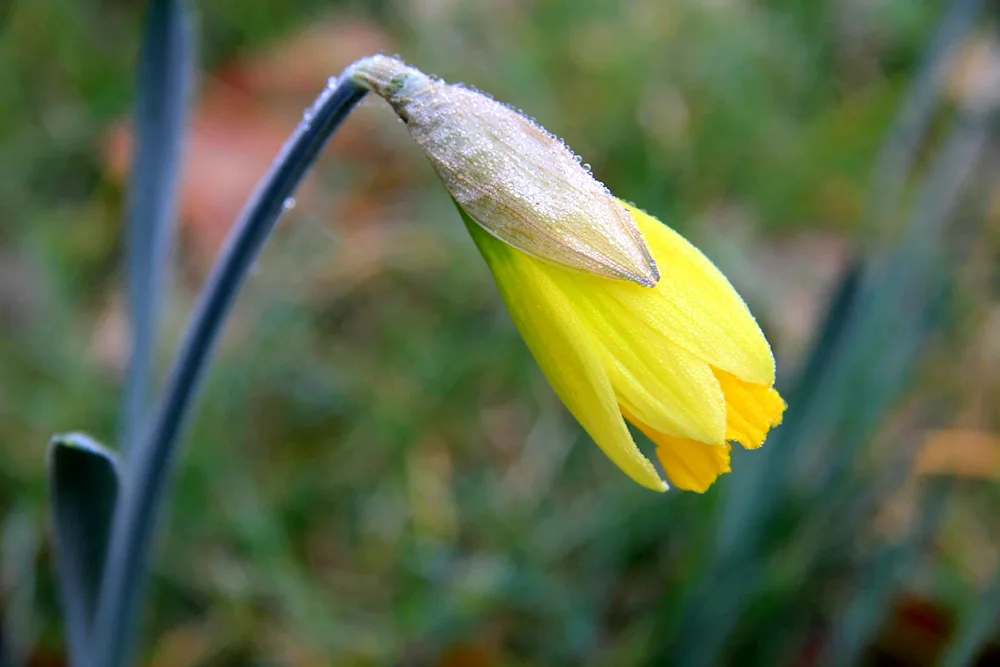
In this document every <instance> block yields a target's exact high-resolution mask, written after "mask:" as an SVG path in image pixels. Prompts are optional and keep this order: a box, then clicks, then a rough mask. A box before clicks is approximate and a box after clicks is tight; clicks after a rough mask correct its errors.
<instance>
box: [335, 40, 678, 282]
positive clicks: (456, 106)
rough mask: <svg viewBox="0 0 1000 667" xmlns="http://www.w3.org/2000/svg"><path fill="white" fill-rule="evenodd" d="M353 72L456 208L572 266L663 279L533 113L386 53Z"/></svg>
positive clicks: (526, 248)
mask: <svg viewBox="0 0 1000 667" xmlns="http://www.w3.org/2000/svg"><path fill="white" fill-rule="evenodd" d="M346 76H349V77H351V78H352V79H353V80H354V81H356V82H358V83H360V84H361V85H364V86H365V87H367V88H369V89H370V90H372V91H373V92H374V93H376V94H377V95H379V96H380V97H382V98H384V99H385V100H386V101H387V102H389V104H390V105H392V107H393V109H394V110H395V111H396V113H397V114H398V115H399V117H400V118H402V119H403V121H405V122H406V125H407V127H408V128H409V131H410V134H411V136H412V137H413V138H414V140H415V141H416V142H417V143H418V144H419V145H420V147H421V148H422V149H423V150H424V152H425V153H426V154H427V156H428V158H430V161H431V164H432V165H433V166H434V169H435V170H436V171H437V172H438V174H439V175H440V176H441V180H442V181H444V185H445V187H446V188H447V189H448V191H449V192H450V193H451V195H452V197H454V199H455V201H456V202H458V205H459V206H461V207H462V208H463V209H464V210H465V212H466V213H467V214H468V215H469V216H470V217H471V218H472V219H473V220H475V221H476V222H477V223H478V224H479V225H480V226H481V227H482V228H483V229H485V230H486V231H487V232H489V233H490V234H492V235H493V236H495V237H497V238H498V239H500V240H501V241H504V242H505V243H508V244H510V245H511V246H513V247H515V248H517V249H518V250H521V251H522V252H525V253H527V254H529V255H532V256H534V257H537V258H539V259H542V260H546V261H549V262H553V263H556V264H559V265H562V266H566V267H569V268H573V269H578V270H582V271H587V272H589V273H593V274H596V275H600V276H604V277H607V278H616V279H621V280H629V281H632V282H635V283H639V284H640V285H645V286H647V287H651V286H653V285H654V284H656V282H657V281H658V280H659V273H658V271H657V268H656V263H655V262H654V261H653V258H652V255H651V254H650V252H649V249H648V247H647V246H646V243H645V241H644V239H643V237H642V234H641V232H640V231H639V228H638V226H637V225H636V223H635V221H634V220H633V219H632V217H631V216H630V215H629V214H628V212H627V211H626V210H625V208H624V207H623V206H622V205H621V204H620V203H619V202H618V201H617V200H616V199H615V198H614V197H613V196H612V195H611V193H610V192H608V190H607V189H606V188H605V187H604V186H603V185H602V184H601V183H600V182H598V181H597V180H596V179H595V178H594V177H593V176H592V175H591V174H590V173H589V172H588V171H587V170H586V169H585V168H584V167H583V166H582V165H581V164H580V160H579V158H578V157H577V156H576V155H574V154H573V153H572V151H570V150H569V149H568V148H567V147H566V146H565V144H563V143H562V142H561V141H560V140H559V139H557V138H556V137H554V136H553V135H551V134H550V133H548V132H547V131H545V130H544V129H542V128H541V127H539V126H538V125H537V124H536V123H534V122H532V121H531V120H530V119H528V118H526V117H525V116H523V115H522V114H520V113H518V112H517V111H514V110H513V109H511V108H510V107H507V106H505V105H503V104H501V103H499V102H497V101H495V100H493V99H491V98H489V97H487V96H486V95H484V94H482V93H479V92H477V91H474V90H469V89H468V88H463V87H462V86H458V85H454V84H448V83H445V82H443V81H439V80H435V79H432V78H430V77H428V76H427V75H425V74H423V73H422V72H420V71H419V70H417V69H414V68H412V67H409V66H407V65H406V64H404V63H403V62H401V61H399V60H397V59H395V58H390V57H387V56H374V57H372V58H366V59H364V60H362V61H359V62H358V63H356V64H355V65H353V66H352V67H351V68H350V69H349V70H348V71H347V72H346Z"/></svg>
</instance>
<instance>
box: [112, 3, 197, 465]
mask: <svg viewBox="0 0 1000 667" xmlns="http://www.w3.org/2000/svg"><path fill="white" fill-rule="evenodd" d="M142 44H143V46H142V53H141V54H140V56H139V71H138V83H137V91H138V93H137V99H136V108H135V120H134V125H135V131H134V133H133V136H134V137H135V140H134V144H133V145H134V148H133V160H132V177H131V183H130V187H129V196H128V224H127V226H126V230H127V231H126V253H125V256H126V259H125V262H126V267H125V269H126V277H127V283H128V305H129V316H130V319H131V327H132V331H131V341H132V345H131V356H130V359H129V367H128V376H127V378H126V382H125V388H124V391H123V393H122V409H121V415H120V418H121V429H120V431H121V433H120V438H119V447H120V448H121V450H122V451H127V450H128V449H129V448H131V447H132V445H133V444H134V442H135V440H136V438H137V437H138V436H139V433H140V431H141V430H142V428H143V425H144V422H145V419H146V417H147V411H148V400H149V385H150V382H149V376H150V372H151V369H152V365H153V364H152V362H153V346H154V344H155V340H156V339H155V332H156V323H157V319H158V311H159V310H160V304H161V302H162V298H163V293H164V287H165V283H166V282H167V279H168V276H169V273H170V271H169V263H170V256H171V246H172V238H171V237H172V235H173V227H174V224H173V223H174V218H175V216H176V215H177V183H178V174H179V172H180V162H181V146H182V144H183V140H184V127H185V124H186V121H187V106H188V98H189V93H190V88H191V85H190V84H191V70H192V67H191V65H192V55H191V53H192V47H191V27H190V25H189V21H188V17H187V14H186V12H185V11H184V4H183V2H181V0H154V1H153V2H151V3H150V5H149V13H148V15H147V17H146V31H145V35H144V36H143V42H142Z"/></svg>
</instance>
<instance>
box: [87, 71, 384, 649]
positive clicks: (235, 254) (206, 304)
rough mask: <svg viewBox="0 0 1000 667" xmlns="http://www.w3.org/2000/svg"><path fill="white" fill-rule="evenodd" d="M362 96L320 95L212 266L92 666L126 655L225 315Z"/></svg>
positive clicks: (146, 452)
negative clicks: (163, 509)
mask: <svg viewBox="0 0 1000 667" xmlns="http://www.w3.org/2000/svg"><path fill="white" fill-rule="evenodd" d="M365 93H366V91H365V90H364V89H363V88H361V87H359V85H358V84H356V83H354V82H352V81H350V80H344V81H343V82H341V83H340V84H339V85H336V86H330V87H328V88H327V89H326V90H325V91H324V92H323V93H322V94H321V95H320V96H319V98H318V99H317V100H316V102H315V104H314V105H313V106H312V107H311V108H310V109H309V110H308V111H307V112H306V114H305V120H304V121H303V122H302V123H301V124H300V125H299V127H298V128H297V129H296V130H295V132H294V134H293V135H292V137H291V138H290V139H289V141H288V143H286V144H285V147H284V148H283V149H282V151H281V153H280V155H279V156H278V159H277V160H276V161H275V163H274V165H273V166H272V167H271V171H270V173H269V174H268V175H267V176H266V177H265V178H264V180H263V181H262V182H261V184H260V185H259V186H258V189H257V191H256V192H255V193H254V195H253V196H252V197H251V199H250V202H249V205H248V206H247V208H246V209H245V210H244V213H243V215H242V216H241V218H240V220H239V222H238V223H237V224H236V226H235V228H234V229H233V231H232V232H231V233H230V237H229V240H228V242H227V245H226V247H225V248H224V249H223V251H222V254H221V256H220V258H219V259H218V261H217V262H216V265H215V269H214V270H213V272H212V275H211V277H210V278H209V280H208V283H207V286H206V287H205V289H204V291H203V292H202V296H201V301H200V303H199V306H198V309H197V311H196V312H195V315H194V317H193V318H192V320H191V324H190V325H189V328H188V331H187V334H186V337H185V339H184V342H183V344H182V346H181V348H180V350H179V352H178V354H177V356H176V358H175V360H174V364H173V368H172V371H171V374H170V379H169V382H168V385H167V387H166V391H165V393H164V396H163V400H162V402H161V404H160V406H159V410H158V412H157V414H156V416H155V419H154V421H153V423H152V425H151V428H150V430H149V431H148V433H146V434H144V435H143V436H142V437H140V438H139V440H138V442H137V443H136V447H135V450H134V451H132V452H130V457H129V461H128V466H127V474H126V479H125V488H124V489H123V492H124V497H123V502H122V503H121V504H120V505H119V509H118V511H117V512H116V515H115V519H114V524H113V527H112V534H111V543H110V545H109V550H108V558H107V561H106V563H105V568H104V577H103V581H102V586H101V595H100V601H99V609H98V616H97V623H96V626H95V627H96V633H95V637H94V649H93V651H92V653H91V656H90V661H89V664H90V665H91V667H123V666H124V665H125V664H126V661H127V660H128V658H129V656H130V654H131V651H132V644H133V638H134V635H135V628H136V621H137V617H138V616H139V608H140V607H139V601H140V599H141V594H142V588H143V584H144V580H145V573H146V568H147V563H148V561H149V551H150V543H151V539H152V537H153V534H154V529H155V527H156V522H157V518H158V516H159V513H160V512H159V510H160V506H161V505H162V504H163V498H164V491H165V490H166V487H167V482H168V480H169V476H170V472H171V470H172V468H173V465H174V461H175V459H176V454H177V446H176V445H177V442H178V439H179V436H180V434H181V432H182V429H183V427H184V424H185V422H186V421H187V418H188V416H189V414H190V412H191V407H192V404H193V400H194V398H195V395H196V392H197V388H198V385H199V383H200V380H201V379H202V377H203V376H204V373H205V368H206V365H207V362H208V360H209V357H210V356H211V354H212V350H213V349H214V347H215V343H216V342H217V340H218V338H219V334H220V333H221V331H222V328H223V324H224V323H225V320H226V316H227V315H228V314H229V312H230V310H231V309H232V306H233V303H234V301H235V299H236V295H237V293H238V292H239V289H240V286H241V285H242V283H243V281H244V279H245V278H246V276H247V274H248V273H249V271H250V268H251V267H252V265H253V263H254V261H255V259H256V258H257V255H258V253H259V252H260V249H261V248H262V247H263V245H264V242H265V241H266V240H267V237H268V235H269V234H270V233H271V230H272V229H274V226H275V223H276V222H277V220H278V218H279V216H280V215H281V212H282V210H283V208H284V203H285V200H286V199H287V198H288V197H290V196H291V195H292V194H293V193H294V191H295V189H296V187H297V186H298V184H299V183H300V182H301V180H302V178H303V177H304V176H305V174H306V172H307V171H308V170H309V168H310V167H311V166H312V164H313V162H314V161H315V160H316V157H317V155H318V154H319V152H320V150H321V149H322V148H323V146H324V145H325V144H326V142H327V140H328V139H329V138H330V137H331V135H332V134H333V132H334V131H335V130H336V129H337V127H338V126H339V125H340V123H341V122H342V121H343V120H344V118H346V117H347V115H348V114H349V113H350V112H351V110H352V109H353V108H354V107H355V106H356V105H357V104H358V102H360V101H361V99H362V98H363V97H364V95H365Z"/></svg>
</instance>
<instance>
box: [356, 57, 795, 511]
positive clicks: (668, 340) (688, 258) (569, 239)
mask: <svg viewBox="0 0 1000 667" xmlns="http://www.w3.org/2000/svg"><path fill="white" fill-rule="evenodd" d="M346 76H349V77H351V79H352V80H354V81H356V82H358V83H360V84H361V85H364V86H365V87H367V88H368V89H370V90H372V91H374V92H375V93H377V94H378V95H380V96H382V97H383V98H385V99H386V100H388V101H389V103H390V104H391V105H392V107H393V108H394V109H395V110H396V113H397V114H398V115H399V116H400V118H402V119H403V120H404V121H406V123H407V126H408V127H409V129H410V133H411V135H412V136H413V137H414V139H416V141H417V143H418V144H420V146H421V147H422V148H423V150H424V152H425V153H426V154H427V156H428V157H429V158H430V160H431V163H432V164H433V165H434V168H435V169H436V170H437V172H438V174H440V175H441V178H442V180H443V181H444V183H445V185H446V187H447V188H448V190H449V192H451V194H452V197H454V199H455V201H456V202H457V204H458V208H459V212H460V213H461V215H462V218H463V220H464V221H465V223H466V227H467V228H468V230H469V233H470V234H471V235H472V238H473V240H474V241H475V242H476V245H477V247H478V248H479V251H480V252H481V253H482V255H483V257H484V258H485V259H486V262H487V264H488V265H489V267H490V270H491V271H492V272H493V276H494V277H495V278H496V282H497V286H498V287H499V289H500V294H501V296H502V297H503V300H504V302H505V303H506V304H507V309H508V310H509V311H510V314H511V316H512V318H513V319H514V323H515V325H516V326H517V328H518V330H519V331H520V332H521V335H522V337H523V338H524V340H525V342H526V343H527V345H528V348H529V349H530V350H531V353H532V354H533V355H534V357H535V359H536V360H537V361H538V363H539V365H540V366H541V368H542V372H543V373H544V374H545V376H546V377H547V378H548V380H549V383H550V384H551V385H552V387H553V389H555V391H556V393H557V394H558V395H559V397H560V398H561V399H562V401H563V403H565V404H566V406H567V407H568V408H569V410H570V412H572V413H573V416H574V417H576V419H577V420H578V421H579V422H580V424H581V425H582V426H583V428H584V429H586V431H587V432H588V433H589V434H590V435H591V437H592V438H593V439H594V441H595V442H596V443H597V445H598V446H599V447H600V448H601V449H602V450H603V451H604V453H605V454H607V455H608V457H609V458H610V459H611V460H612V461H614V462H615V463H616V464H617V465H618V466H619V467H620V468H621V469H622V470H623V471H625V473H626V474H628V475H629V476H630V477H631V478H632V479H634V480H635V481H636V482H638V483H639V484H642V485H643V486H646V487H648V488H650V489H655V490H658V491H662V490H665V489H666V488H667V485H666V483H665V482H664V480H663V479H662V478H661V477H660V474H659V472H658V471H657V470H656V468H655V467H654V465H653V463H652V462H651V461H650V460H649V459H648V458H647V457H646V456H644V455H643V453H642V452H641V451H640V450H639V448H638V447H637V446H636V444H635V441H634V440H633V439H632V435H631V433H630V432H629V430H628V428H627V426H626V424H625V420H626V419H627V420H628V421H630V422H632V424H634V425H635V426H636V427H637V428H638V429H639V430H640V431H642V432H643V433H645V434H646V436H647V437H649V439H650V440H651V441H652V442H653V443H654V445H655V446H656V454H657V458H658V459H659V460H660V464H661V466H662V467H663V470H664V471H665V472H666V474H667V476H668V477H669V478H670V480H671V481H672V482H673V484H674V485H675V486H677V487H678V488H681V489H688V490H691V491H698V492H702V491H705V490H706V489H708V487H709V486H711V485H712V483H713V482H714V481H715V480H716V478H718V477H719V475H721V474H723V473H726V472H729V468H730V461H729V451H730V443H731V442H738V443H740V444H741V445H743V446H744V447H746V448H748V449H754V448H757V447H759V446H761V445H762V444H763V442H764V439H765V438H766V437H767V434H768V432H769V431H770V429H771V428H772V427H774V426H776V425H777V424H779V423H780V422H781V418H782V414H783V413H784V410H785V402H784V401H783V400H782V398H781V396H780V395H779V394H778V392H777V391H775V389H774V386H773V385H774V371H775V369H774V357H773V356H772V354H771V348H770V346H769V345H768V342H767V340H766V339H765V338H764V334H763V332H762V331H761V330H760V327H759V326H758V325H757V322H756V321H755V320H754V318H753V315H751V314H750V311H749V309H747V306H746V304H745V303H744V302H743V300H742V299H741V298H740V296H739V295H738V294H737V293H736V290H734V289H733V287H732V285H730V284H729V281H728V280H726V278H725V276H723V275H722V273H720V272H719V270H718V269H717V268H716V267H715V266H714V265H713V264H712V263H711V262H710V261H709V260H708V259H707V258H706V257H705V256H704V255H702V254H701V253H700V252H699V251H698V250H697V249H696V248H695V247H694V246H692V245H691V244H690V243H688V242H687V241H686V240H684V239H683V238H681V236H680V235H678V234H677V233H676V232H674V231H672V230H671V229H670V228H668V227H667V226H665V225H663V224H662V223H660V221H658V220H656V219H655V218H653V217H652V216H650V215H647V214H646V213H644V212H643V211H641V210H640V209H638V208H636V207H634V206H632V205H629V204H625V203H623V202H621V201H619V200H617V199H615V198H614V197H613V196H612V195H611V194H610V193H609V192H608V191H607V190H606V189H605V188H604V186H602V185H601V184H600V183H598V182H597V181H596V180H594V178H593V177H592V176H591V175H590V174H589V173H588V172H587V170H585V169H584V168H583V167H582V166H581V165H580V164H579V160H577V159H576V156H574V155H573V153H572V152H570V151H569V149H567V148H566V146H565V145H564V144H563V143H562V142H561V141H559V140H558V139H556V138H555V137H553V136H552V135H551V134H549V133H548V132H546V131H545V130H543V129H542V128H540V127H538V125H536V124H535V123H533V122H532V121H530V120H529V119H527V118H525V117H524V116H523V115H521V114H519V113H517V112H516V111H514V110H512V109H510V108H509V107H506V106H504V105H502V104H500V103H498V102H496V101H494V100H492V99H490V98H489V97H487V96H485V95H483V94H481V93H478V92H475V91H472V90H469V89H467V88H462V87H460V86H454V85H449V84H446V83H444V82H442V81H436V80H433V79H431V78H429V77H427V76H426V75H424V74H422V73H421V72H419V71H417V70H415V69H413V68H412V67H407V66H406V65H404V64H403V63H402V62H400V61H399V60H396V59H394V58H388V57H385V56H375V57H373V58H366V59H365V60H362V61H359V62H358V63H357V64H355V65H354V66H352V67H351V68H348V70H347V72H346ZM657 261H659V262H660V268H659V269H657V265H656V262H657ZM661 272H662V275H661Z"/></svg>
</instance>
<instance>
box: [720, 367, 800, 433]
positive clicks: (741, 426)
mask: <svg viewBox="0 0 1000 667" xmlns="http://www.w3.org/2000/svg"><path fill="white" fill-rule="evenodd" d="M712 370H713V372H714V373H715V376H716V377H717V378H718V379H719V384H720V385H721V386H722V393H723V394H725V396H726V440H733V441H736V442H738V443H740V444H741V445H743V446H744V447H746V448H747V449H757V448H758V447H760V446H761V445H762V444H764V440H765V439H766V438H767V434H768V432H769V431H770V430H771V429H772V428H774V427H775V426H777V425H778V424H780V423H781V420H782V418H783V417H784V413H785V408H786V407H787V405H786V403H785V401H784V399H783V398H781V394H779V393H778V391H777V390H776V389H775V388H774V387H768V386H765V385H760V384H754V383H752V382H745V381H744V380H740V379H739V378H737V377H736V376H734V375H730V374H729V373H726V372H725V371H720V370H718V369H712Z"/></svg>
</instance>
